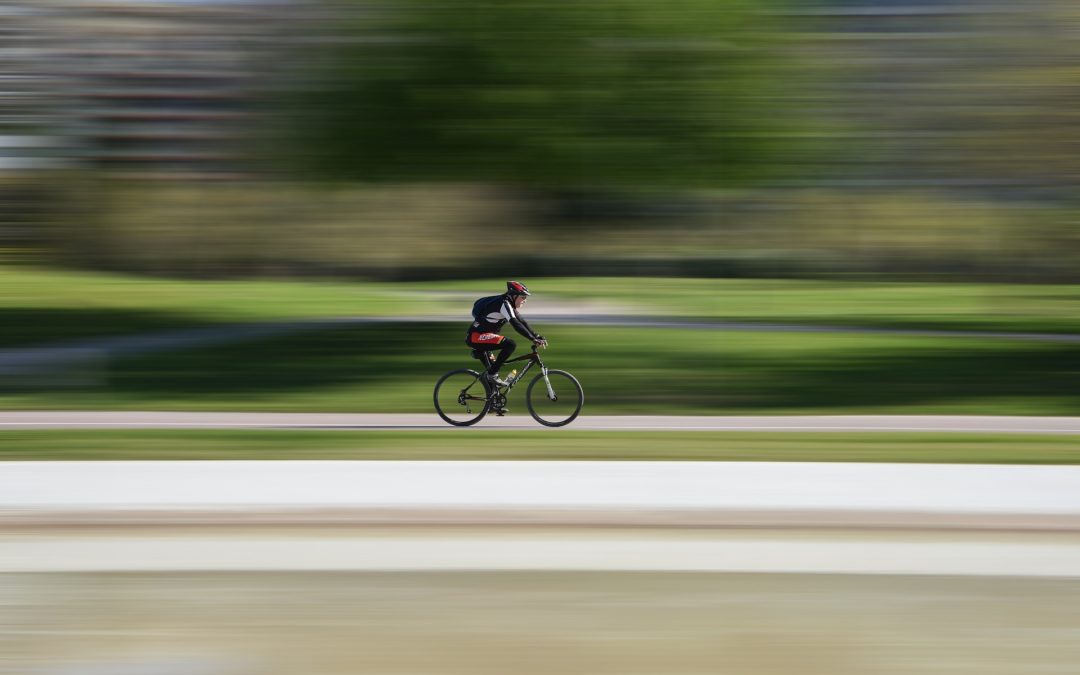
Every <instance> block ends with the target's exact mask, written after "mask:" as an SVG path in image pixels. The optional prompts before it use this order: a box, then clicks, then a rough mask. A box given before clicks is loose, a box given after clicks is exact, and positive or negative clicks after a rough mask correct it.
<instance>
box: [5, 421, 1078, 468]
mask: <svg viewBox="0 0 1080 675" xmlns="http://www.w3.org/2000/svg"><path fill="white" fill-rule="evenodd" d="M195 459H201V460H206V459H222V460H228V459H232V460H250V459H262V460H267V459H275V460H284V459H355V460H501V459H506V460H643V461H644V460H668V461H798V462H920V463H980V464H1077V463H1080V437H1077V436H1050V435H1047V436H1036V435H1026V434H967V433H958V434H930V433H846V434H845V433H746V432H701V431H686V432H656V431H634V432H606V431H573V430H571V429H563V430H556V431H551V430H536V431H513V432H510V431H493V430H492V431H485V430H469V431H456V430H454V429H451V428H447V429H446V430H440V431H346V430H340V431H337V430H335V431H326V430H239V431H234V430H197V431H196V430H175V429H167V430H165V429H163V430H137V431H113V430H109V431H106V430H89V431H87V430H79V431H71V430H68V431H45V430H42V431H5V432H0V460H6V461H15V460H195Z"/></svg>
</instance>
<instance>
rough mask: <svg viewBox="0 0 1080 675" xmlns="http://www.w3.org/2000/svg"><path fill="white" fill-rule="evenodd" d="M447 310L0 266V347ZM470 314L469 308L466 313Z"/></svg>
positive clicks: (277, 288)
mask: <svg viewBox="0 0 1080 675" xmlns="http://www.w3.org/2000/svg"><path fill="white" fill-rule="evenodd" d="M440 309H445V308H442V307H441V306H440V304H439V303H438V302H435V301H432V300H426V299H424V298H423V297H419V296H416V295H415V294H410V293H403V292H402V291H401V290H399V289H398V288H397V286H396V285H394V284H385V283H370V282H361V283H351V282H329V281H319V282H315V281H195V280H186V279H185V280H181V279H160V278H152V277H143V276H135V275H122V274H111V273H103V272H83V271H69V270H53V269H47V268H27V267H21V266H4V265H0V346H3V347H12V346H20V345H36V344H38V343H47V342H57V341H62V340H76V339H85V338H91V337H100V336H106V335H130V334H139V333H147V332H153V331H163V330H177V329H186V328H200V327H205V326H212V325H221V324H231V323H244V322H263V321H293V320H303V319H318V318H327V317H341V316H406V315H409V316H412V315H421V314H424V313H431V312H435V311H439V310H440ZM461 313H462V314H463V315H465V316H467V313H468V308H467V307H466V308H464V309H463V310H461Z"/></svg>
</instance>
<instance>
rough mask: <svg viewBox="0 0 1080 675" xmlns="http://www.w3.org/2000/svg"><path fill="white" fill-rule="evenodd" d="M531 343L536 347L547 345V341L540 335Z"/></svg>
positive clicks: (545, 346)
mask: <svg viewBox="0 0 1080 675" xmlns="http://www.w3.org/2000/svg"><path fill="white" fill-rule="evenodd" d="M533 344H534V345H536V346H537V347H544V348H547V345H548V341H547V340H545V339H544V338H542V337H538V338H536V339H535V340H533Z"/></svg>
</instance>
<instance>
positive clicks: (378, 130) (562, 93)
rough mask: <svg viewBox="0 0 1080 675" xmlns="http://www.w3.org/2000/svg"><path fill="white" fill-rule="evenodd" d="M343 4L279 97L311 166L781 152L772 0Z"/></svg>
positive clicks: (480, 170) (486, 170)
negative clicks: (346, 12) (298, 80)
mask: <svg viewBox="0 0 1080 675" xmlns="http://www.w3.org/2000/svg"><path fill="white" fill-rule="evenodd" d="M357 2H359V3H360V4H359V5H352V7H353V9H355V10H356V11H354V12H352V15H353V16H352V18H351V19H350V20H349V21H347V22H345V23H343V24H339V25H338V26H337V27H336V28H335V29H334V31H335V34H334V35H328V36H323V38H322V39H320V40H318V41H316V45H317V46H316V48H315V49H314V50H308V51H305V52H304V54H303V55H302V58H303V62H304V63H303V69H302V70H303V73H302V75H303V82H304V84H303V85H302V86H301V87H300V90H299V91H297V92H294V95H292V96H290V97H288V100H289V102H290V104H291V105H290V108H291V111H290V114H289V115H287V116H286V118H287V119H289V120H290V121H291V123H290V128H289V129H288V131H287V135H288V137H290V139H291V142H290V143H289V144H287V147H288V152H289V154H290V157H289V158H288V159H290V160H291V161H293V162H296V161H297V160H298V164H299V165H300V166H302V167H305V168H307V169H309V170H310V169H313V170H315V171H316V172H317V173H320V174H322V175H326V176H332V177H334V178H338V179H364V180H400V181H415V180H454V181H495V182H500V183H504V184H512V185H518V186H522V187H530V188H541V189H554V190H567V189H570V190H573V189H577V188H585V189H593V188H600V187H605V188H627V187H642V186H649V187H659V188H671V187H686V186H716V185H722V184H731V183H733V182H745V181H752V180H755V179H758V178H761V177H763V176H765V175H767V174H768V173H770V171H771V170H772V169H774V168H776V167H777V166H778V165H780V166H782V165H783V162H778V161H777V153H778V152H780V151H783V150H784V149H785V147H786V146H787V144H788V143H789V142H790V140H783V139H785V138H788V139H790V137H791V136H792V135H793V134H790V133H788V131H790V130H789V129H786V128H785V127H786V125H788V124H789V123H790V122H789V120H790V119H791V118H790V117H789V116H788V115H787V114H786V113H787V111H788V110H789V107H788V106H786V105H784V104H783V102H784V101H790V98H789V97H788V96H787V93H786V91H785V88H786V87H789V86H790V85H791V80H790V77H789V78H785V77H784V75H783V72H784V65H783V64H784V60H783V59H782V58H780V56H779V54H780V53H781V51H780V50H778V49H777V45H778V44H779V43H780V38H781V33H780V32H778V31H777V30H776V29H775V26H774V23H775V21H777V18H778V15H777V14H775V13H769V12H767V11H766V9H767V7H768V5H769V3H765V2H762V1H761V0H665V1H664V2H657V1H656V0H596V1H594V2H581V1H580V0H544V1H543V2H536V1H533V0H514V1H513V2H482V1H480V0H396V1H395V2H394V3H392V4H390V5H387V6H386V7H385V8H378V7H375V6H373V5H372V4H371V3H369V2H362V1H361V0H357ZM358 7H359V8H363V9H358ZM294 166H295V164H294Z"/></svg>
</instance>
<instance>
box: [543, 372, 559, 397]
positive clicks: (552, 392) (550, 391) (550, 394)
mask: <svg viewBox="0 0 1080 675" xmlns="http://www.w3.org/2000/svg"><path fill="white" fill-rule="evenodd" d="M540 372H541V373H543V375H544V385H545V386H546V387H547V390H548V400H549V401H558V400H559V397H558V396H556V395H555V390H554V389H552V388H551V378H549V377H548V369H547V366H540Z"/></svg>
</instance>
